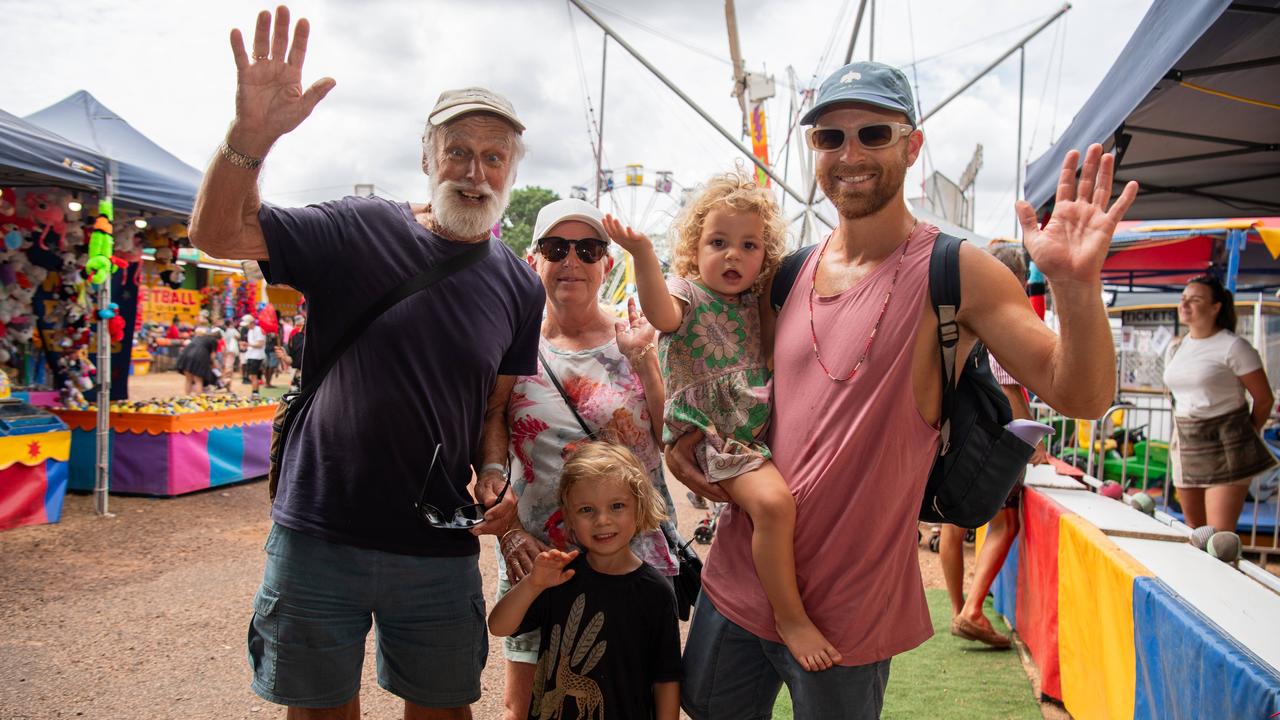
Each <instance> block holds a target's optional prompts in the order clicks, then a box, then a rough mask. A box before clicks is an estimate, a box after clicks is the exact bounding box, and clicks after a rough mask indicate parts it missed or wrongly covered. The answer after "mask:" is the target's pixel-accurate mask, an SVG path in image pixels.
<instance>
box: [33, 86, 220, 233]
mask: <svg viewBox="0 0 1280 720" xmlns="http://www.w3.org/2000/svg"><path fill="white" fill-rule="evenodd" d="M25 120H26V121H27V122H29V123H32V124H34V125H37V126H39V127H41V128H44V129H46V130H48V131H51V132H53V133H57V134H58V135H60V136H62V137H64V138H67V139H68V140H71V141H72V142H75V143H79V144H81V145H84V146H85V147H88V148H91V149H93V150H96V151H97V152H98V153H99V154H100V155H101V156H102V157H105V158H108V159H110V160H113V161H115V163H116V168H115V173H114V175H113V177H112V181H113V184H114V191H113V194H114V196H115V202H116V206H117V207H123V208H130V209H134V210H144V211H148V212H152V213H157V214H162V215H166V214H167V215H172V216H178V217H182V218H185V217H186V216H188V215H190V214H191V208H192V206H193V205H194V204H195V196H196V190H197V189H198V188H199V187H200V178H201V175H202V173H201V172H200V171H199V170H196V169H195V168H193V167H191V166H190V165H187V164H186V163H184V162H182V161H181V160H179V159H178V158H176V157H174V156H173V155H172V154H170V153H169V152H168V151H167V150H165V149H164V148H162V147H160V146H159V145H156V144H155V143H154V142H152V141H151V140H150V139H148V138H147V137H146V136H145V135H143V134H142V133H140V132H138V131H137V130H135V129H134V128H133V126H132V125H130V124H129V123H127V122H125V120H124V118H122V117H120V116H119V115H117V114H115V113H114V112H112V111H111V110H110V109H109V108H107V107H106V106H105V105H103V104H102V103H100V102H98V100H97V98H95V97H93V96H92V95H90V94H89V93H88V92H85V91H84V90H80V91H78V92H76V93H75V94H73V95H70V96H68V97H67V98H65V99H63V100H62V101H60V102H58V103H56V104H54V105H50V106H49V107H47V108H45V109H43V110H41V111H39V112H35V113H32V114H31V115H28V116H26V118H25Z"/></svg>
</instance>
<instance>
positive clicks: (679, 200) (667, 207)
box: [571, 163, 689, 260]
mask: <svg viewBox="0 0 1280 720" xmlns="http://www.w3.org/2000/svg"><path fill="white" fill-rule="evenodd" d="M599 183H600V185H599V190H600V200H599V203H598V204H599V206H600V210H601V212H605V213H610V214H612V215H613V216H614V217H617V218H618V219H619V220H621V221H622V222H623V223H625V224H627V225H629V226H631V227H633V228H635V229H636V230H639V231H640V232H643V233H644V234H645V235H648V236H649V239H650V240H652V241H653V245H654V250H655V251H657V253H658V257H659V258H662V259H663V260H666V259H668V257H669V253H668V251H667V250H668V246H667V241H666V236H667V228H668V227H669V226H670V225H671V221H672V220H674V219H675V216H676V214H677V213H678V212H679V211H680V208H681V207H682V206H683V205H684V202H685V200H686V199H687V196H688V194H689V189H688V188H685V187H683V186H682V185H680V183H678V182H677V181H676V180H675V178H674V177H673V173H672V172H671V171H670V170H655V171H652V172H651V173H648V174H646V172H645V168H644V165H643V164H641V163H630V164H628V165H626V166H625V167H624V168H622V169H620V170H615V169H613V168H604V169H602V170H601V171H600V178H599ZM571 194H572V196H573V197H576V198H579V199H581V200H586V201H588V202H590V201H591V200H592V198H591V197H590V193H589V190H588V189H587V186H586V185H585V184H584V185H578V186H575V187H574V188H573V192H572V193H571Z"/></svg>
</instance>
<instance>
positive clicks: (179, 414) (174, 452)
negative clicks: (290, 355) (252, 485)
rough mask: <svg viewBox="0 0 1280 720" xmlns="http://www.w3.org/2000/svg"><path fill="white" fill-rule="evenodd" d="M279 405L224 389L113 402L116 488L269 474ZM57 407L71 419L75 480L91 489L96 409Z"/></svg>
mask: <svg viewBox="0 0 1280 720" xmlns="http://www.w3.org/2000/svg"><path fill="white" fill-rule="evenodd" d="M275 408H276V404H275V402H274V401H270V400H266V399H247V398H239V399H237V398H234V397H230V396H225V395H196V396H191V397H183V398H174V399H170V400H151V401H146V402H137V403H131V402H120V403H112V405H111V412H110V413H109V418H110V427H111V450H110V452H111V486H110V487H111V492H113V493H128V494H138V495H159V496H173V495H183V494H186V493H190V492H195V491H197V490H205V489H208V488H210V487H217V486H219V485H227V484H230V483H236V482H241V481H243V480H252V479H254V478H259V477H263V476H265V475H266V474H267V466H268V457H267V455H268V448H269V447H270V444H271V419H272V417H273V416H274V415H275ZM54 412H56V413H57V415H58V416H59V417H60V418H62V419H63V420H64V421H65V422H66V423H67V425H69V426H70V427H71V445H70V480H69V486H70V488H71V489H72V490H85V491H88V490H92V489H93V486H94V460H95V455H94V451H95V440H96V438H95V436H94V432H95V423H96V420H97V411H96V410H95V409H92V408H91V409H89V410H63V409H58V410H55V411H54Z"/></svg>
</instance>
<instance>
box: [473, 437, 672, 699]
mask: <svg viewBox="0 0 1280 720" xmlns="http://www.w3.org/2000/svg"><path fill="white" fill-rule="evenodd" d="M559 495H560V508H561V510H562V511H563V513H564V517H565V520H566V522H567V524H568V526H569V533H570V540H571V541H573V542H574V544H576V545H577V546H579V547H581V548H582V549H583V550H585V551H586V552H585V554H583V555H581V556H580V555H579V552H578V551H577V550H575V551H573V552H569V553H565V552H561V551H559V550H547V551H545V552H543V553H541V554H539V555H538V557H537V560H536V561H535V562H534V567H533V571H532V572H530V574H529V575H528V576H526V577H525V578H524V579H523V580H521V581H520V582H518V583H516V585H515V587H513V588H512V589H511V591H510V592H508V593H507V594H506V595H504V596H503V598H502V599H501V600H499V601H498V604H497V605H496V606H494V608H493V612H492V613H491V614H490V615H489V631H490V632H492V633H493V634H495V635H501V636H507V635H518V634H521V633H525V632H529V631H530V630H534V629H541V630H542V642H541V645H540V647H539V649H538V669H537V673H536V674H535V675H534V680H533V698H532V702H531V703H530V704H529V717H530V718H539V717H549V716H551V715H556V716H557V717H560V718H562V719H563V720H575V719H577V718H588V717H591V718H595V717H608V718H611V719H619V718H621V719H624V720H625V719H627V718H643V720H651V719H654V718H657V719H658V720H676V718H677V717H679V714H680V682H679V681H680V631H679V621H678V620H677V619H676V598H675V593H674V591H673V590H672V589H671V585H670V583H669V582H668V581H667V579H666V578H664V577H663V576H662V575H661V574H659V573H658V571H657V570H654V569H653V568H652V567H649V566H648V565H645V564H644V563H643V562H642V561H641V560H640V558H638V557H636V555H635V553H633V552H631V538H632V537H634V536H635V534H636V533H637V532H643V531H648V530H654V529H657V527H658V523H659V522H660V521H661V520H662V519H663V517H664V516H665V514H666V513H665V511H664V510H663V503H662V500H661V499H660V498H659V497H658V493H657V491H656V490H655V489H654V487H653V484H652V482H651V481H650V480H649V477H648V475H647V474H646V473H645V471H644V469H643V467H642V466H641V465H640V462H639V461H638V460H637V459H636V457H635V455H633V454H632V453H631V451H630V450H628V449H626V448H624V447H621V446H618V445H611V444H609V443H603V442H592V443H587V444H586V445H583V446H582V447H580V448H579V449H578V450H577V452H576V453H575V454H574V455H573V457H571V458H570V459H569V461H568V462H567V463H565V466H564V470H563V472H562V474H561V476H560V493H559ZM566 566H567V567H566Z"/></svg>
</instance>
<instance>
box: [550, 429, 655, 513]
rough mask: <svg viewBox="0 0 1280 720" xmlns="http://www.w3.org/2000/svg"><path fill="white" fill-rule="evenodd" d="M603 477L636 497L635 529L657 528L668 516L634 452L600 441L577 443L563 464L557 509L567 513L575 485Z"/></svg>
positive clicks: (599, 479)
mask: <svg viewBox="0 0 1280 720" xmlns="http://www.w3.org/2000/svg"><path fill="white" fill-rule="evenodd" d="M603 480H617V481H618V482H621V483H622V484H623V485H624V486H626V488H627V489H628V490H629V491H631V494H632V495H634V496H635V498H636V531H637V532H649V531H651V530H657V529H658V523H660V522H662V521H663V520H666V519H667V511H666V508H665V507H664V506H663V502H662V498H661V497H659V496H658V490H657V489H656V488H654V487H653V481H652V480H650V479H649V474H648V473H646V472H645V471H644V466H643V465H641V464H640V460H639V459H638V458H636V456H635V453H633V452H631V451H630V450H628V449H627V448H625V447H623V446H621V445H614V444H613V443H608V442H599V441H598V442H589V443H586V444H584V445H580V446H579V447H578V449H577V450H576V451H575V452H574V453H573V455H572V456H570V458H569V460H568V462H566V463H565V464H564V469H563V470H561V471H560V496H559V499H560V509H561V510H563V511H564V512H565V513H566V514H567V513H568V512H569V508H568V504H569V491H570V490H572V489H573V487H574V486H575V485H578V484H579V483H584V482H600V481H603Z"/></svg>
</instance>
